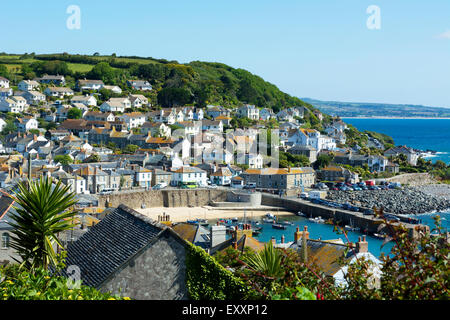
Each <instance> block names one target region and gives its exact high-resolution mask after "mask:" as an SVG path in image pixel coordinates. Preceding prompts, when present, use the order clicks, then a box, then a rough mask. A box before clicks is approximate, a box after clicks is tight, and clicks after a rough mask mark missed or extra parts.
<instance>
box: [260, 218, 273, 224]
mask: <svg viewBox="0 0 450 320" xmlns="http://www.w3.org/2000/svg"><path fill="white" fill-rule="evenodd" d="M262 222H264V223H273V222H274V220H273V219H269V218H263V219H262Z"/></svg>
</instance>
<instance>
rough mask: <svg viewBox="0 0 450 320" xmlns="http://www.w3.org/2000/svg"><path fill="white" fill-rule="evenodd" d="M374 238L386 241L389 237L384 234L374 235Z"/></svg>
mask: <svg viewBox="0 0 450 320" xmlns="http://www.w3.org/2000/svg"><path fill="white" fill-rule="evenodd" d="M373 236H374V237H375V238H377V239H384V238H386V237H387V235H386V234H384V233H374V234H373Z"/></svg>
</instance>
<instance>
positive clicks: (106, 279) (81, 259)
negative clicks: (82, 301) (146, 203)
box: [66, 205, 189, 300]
mask: <svg viewBox="0 0 450 320" xmlns="http://www.w3.org/2000/svg"><path fill="white" fill-rule="evenodd" d="M188 245H189V244H188V243H187V242H186V241H185V240H184V239H182V238H181V237H180V236H179V235H178V234H177V233H175V232H174V231H173V230H172V229H171V228H169V227H167V226H165V225H163V224H160V223H158V222H156V221H154V220H152V219H150V218H148V217H146V216H144V215H142V214H140V213H138V212H136V211H135V210H133V209H131V208H128V207H126V206H124V205H120V206H119V207H118V208H116V209H115V210H113V211H112V212H111V213H109V214H108V215H107V216H106V217H105V218H104V219H103V220H101V221H100V222H99V223H98V224H96V225H95V226H93V227H92V228H91V230H89V231H88V232H87V233H85V234H84V235H83V236H81V238H80V239H78V240H77V241H75V242H72V243H70V244H69V245H68V248H67V253H68V256H67V260H66V265H67V266H77V267H78V268H79V269H80V275H81V280H82V281H83V284H85V285H88V286H91V287H94V288H97V289H98V290H100V291H107V292H112V293H113V294H119V295H121V296H127V297H130V298H132V299H136V300H185V299H188V290H187V288H186V252H187V248H188Z"/></svg>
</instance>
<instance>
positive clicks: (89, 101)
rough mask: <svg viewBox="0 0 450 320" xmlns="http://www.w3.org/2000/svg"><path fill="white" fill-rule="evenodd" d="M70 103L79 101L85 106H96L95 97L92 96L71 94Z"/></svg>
mask: <svg viewBox="0 0 450 320" xmlns="http://www.w3.org/2000/svg"><path fill="white" fill-rule="evenodd" d="M70 103H72V104H74V103H81V104H84V105H85V106H87V107H89V106H94V107H95V106H97V99H95V97H94V96H89V95H86V96H73V97H72V99H70Z"/></svg>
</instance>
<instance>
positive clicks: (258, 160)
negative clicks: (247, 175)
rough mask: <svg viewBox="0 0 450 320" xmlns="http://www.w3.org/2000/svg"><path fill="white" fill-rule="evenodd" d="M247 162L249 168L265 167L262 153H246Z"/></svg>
mask: <svg viewBox="0 0 450 320" xmlns="http://www.w3.org/2000/svg"><path fill="white" fill-rule="evenodd" d="M245 164H246V165H248V167H249V169H262V168H263V167H264V158H263V156H262V155H260V154H253V153H246V154H245Z"/></svg>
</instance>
